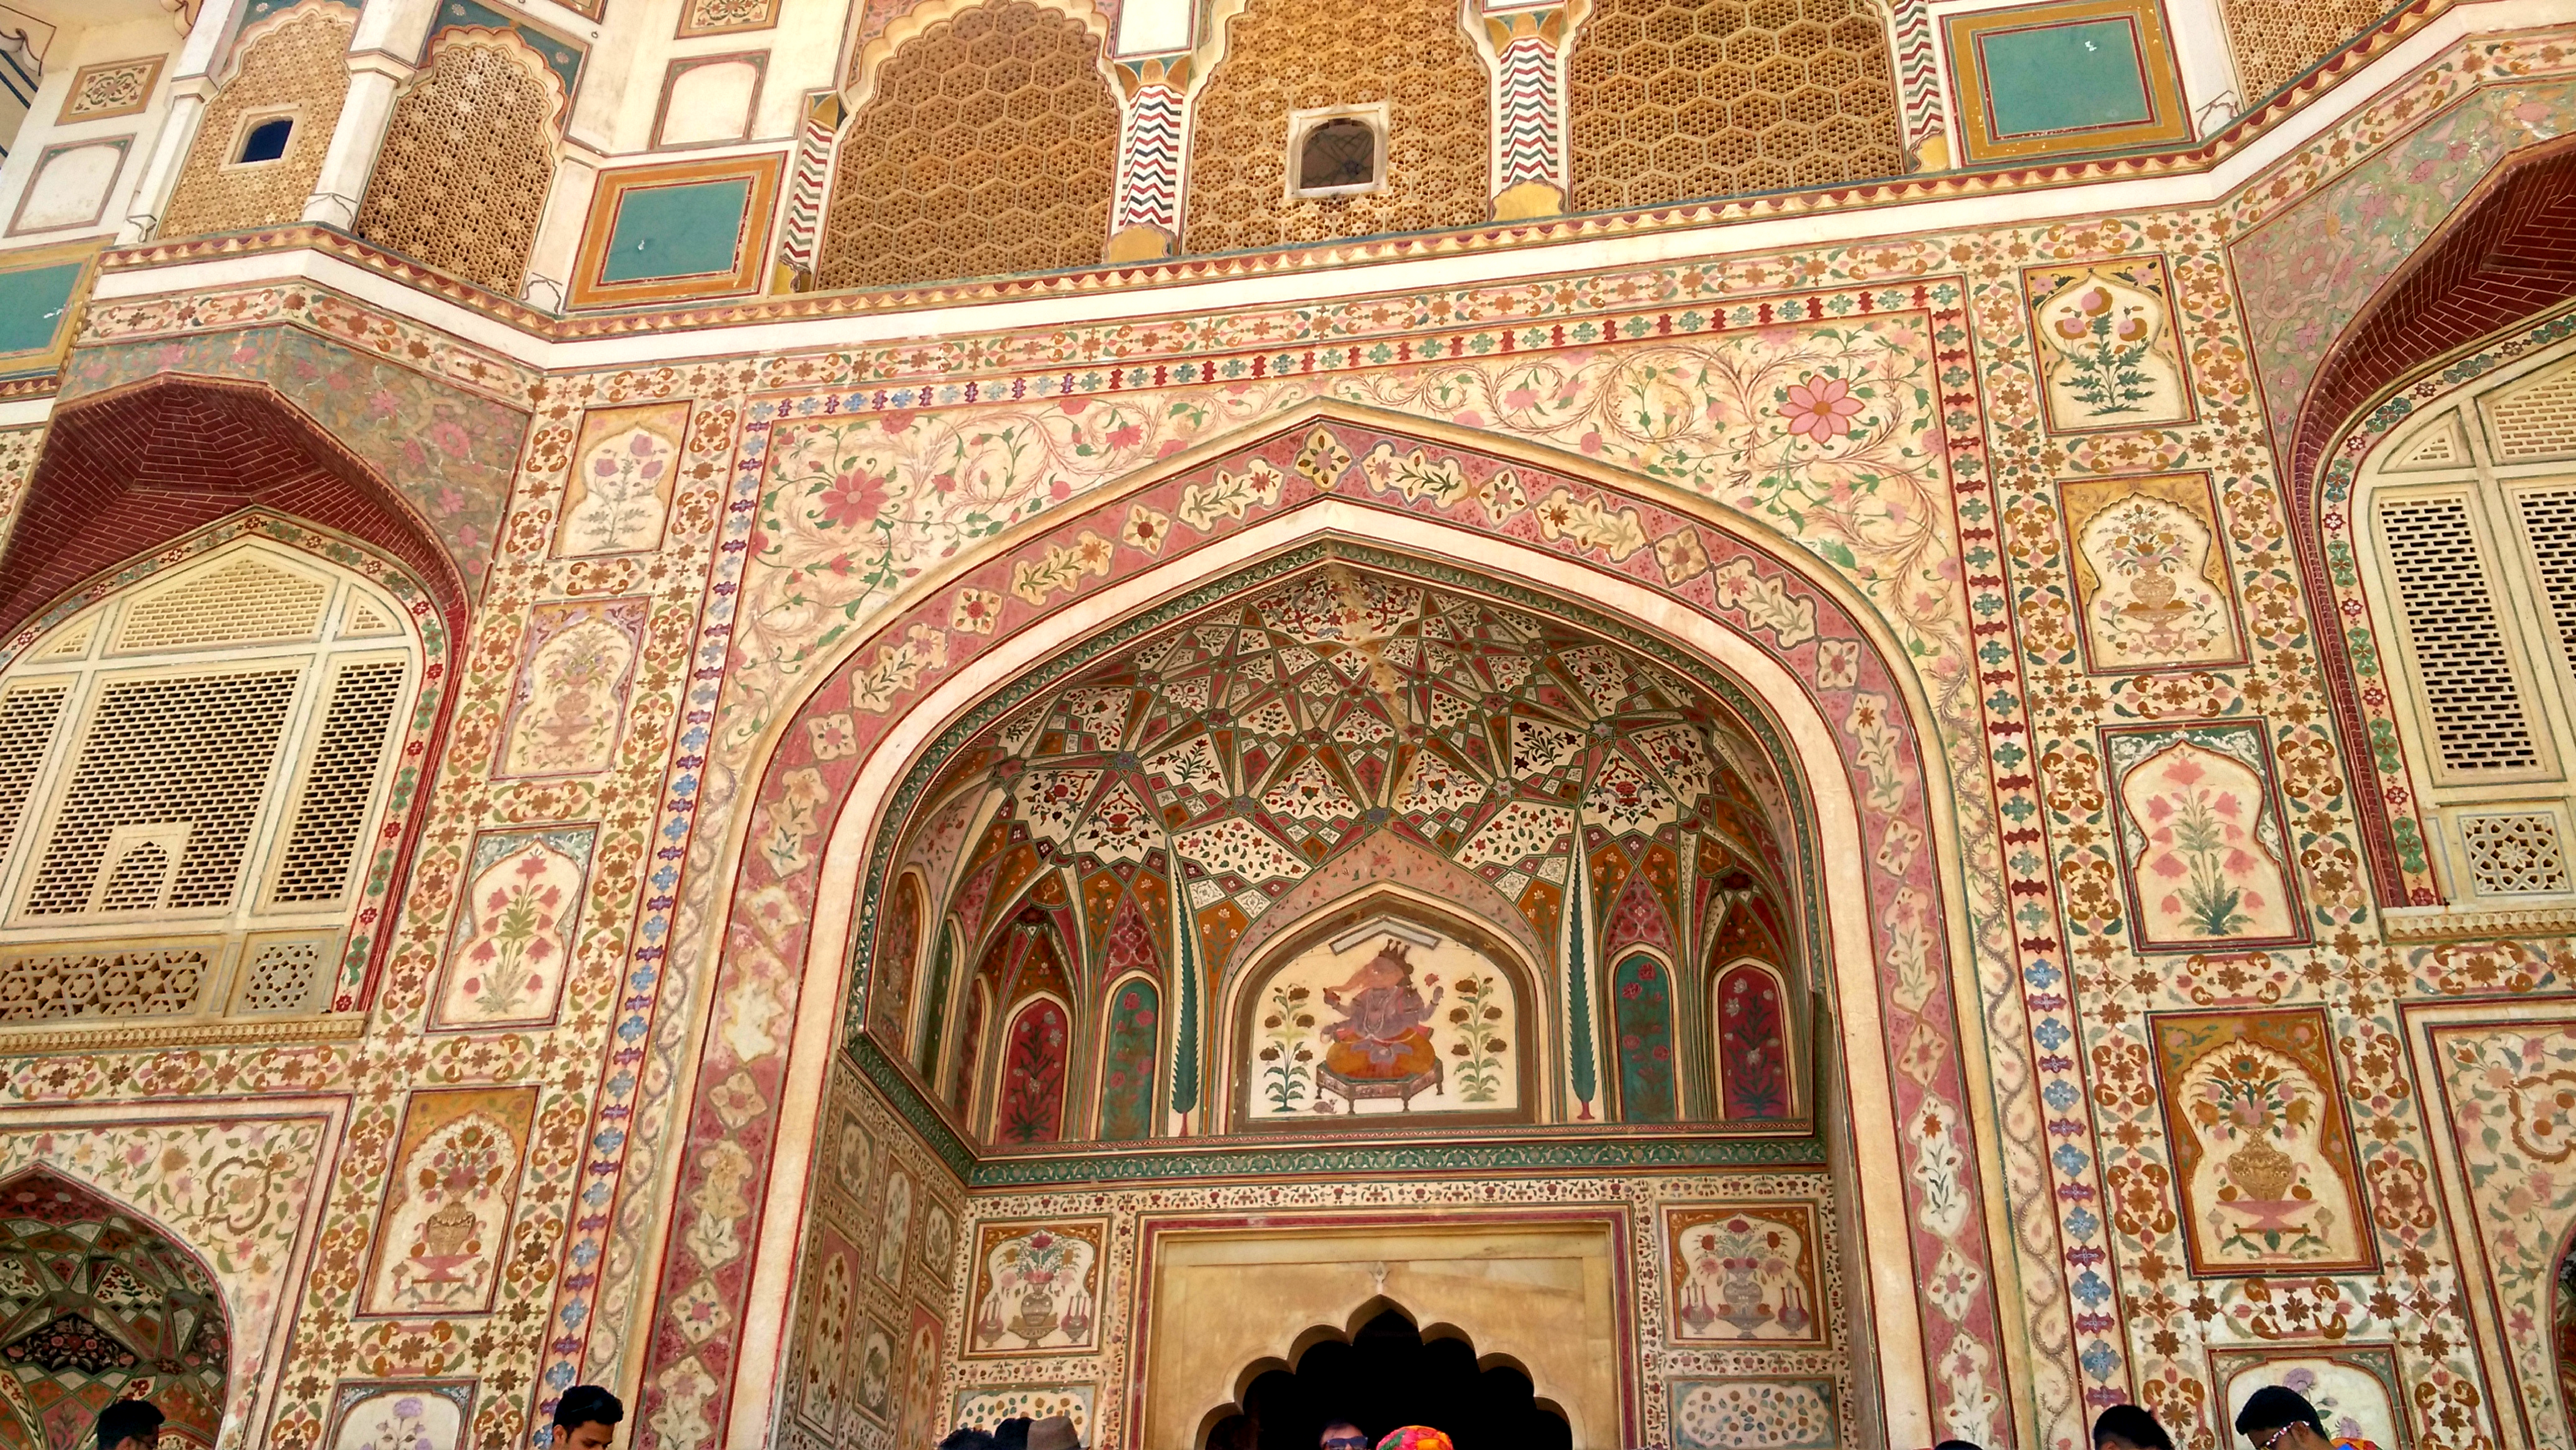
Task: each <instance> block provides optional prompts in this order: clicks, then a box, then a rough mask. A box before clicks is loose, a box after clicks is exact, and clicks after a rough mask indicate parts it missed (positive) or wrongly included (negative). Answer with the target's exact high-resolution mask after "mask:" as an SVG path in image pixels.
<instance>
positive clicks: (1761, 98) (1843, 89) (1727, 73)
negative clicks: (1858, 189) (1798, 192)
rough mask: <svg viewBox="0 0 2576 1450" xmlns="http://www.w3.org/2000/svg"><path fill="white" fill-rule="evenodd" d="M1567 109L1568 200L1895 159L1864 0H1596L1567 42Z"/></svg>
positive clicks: (1892, 87)
mask: <svg viewBox="0 0 2576 1450" xmlns="http://www.w3.org/2000/svg"><path fill="white" fill-rule="evenodd" d="M1566 108H1567V110H1568V112H1569V113H1570V117H1569V119H1570V120H1571V122H1572V125H1571V128H1570V133H1569V134H1570V136H1571V139H1572V143H1573V146H1572V150H1573V157H1572V168H1573V183H1574V205H1575V208H1576V209H1577V210H1579V211H1612V210H1617V209H1620V208H1624V207H1640V206H1661V205H1665V204H1667V203H1670V202H1676V201H1686V200H1691V199H1694V198H1700V197H1713V196H1735V195H1740V194H1742V193H1746V192H1755V191H1779V190H1785V189H1787V188H1790V187H1800V186H1834V185H1839V184H1842V183H1846V182H1853V181H1866V180H1869V179H1871V178H1873V177H1881V176H1895V175H1897V174H1899V173H1901V172H1903V171H1904V170H1905V146H1904V141H1903V136H1904V125H1903V122H1902V121H1901V120H1900V118H1899V116H1898V112H1897V106H1896V72H1895V69H1894V67H1893V66H1892V65H1891V64H1890V63H1889V60H1888V41H1887V21H1886V19H1885V17H1884V16H1883V15H1882V14H1881V13H1880V11H1879V10H1878V8H1877V6H1876V5H1874V4H1872V3H1871V0H1750V3H1747V0H1599V3H1598V5H1597V7H1596V8H1595V9H1594V10H1593V12H1592V17H1591V18H1590V19H1589V20H1586V21H1585V22H1584V23H1583V28H1582V29H1581V30H1580V31H1578V32H1576V34H1575V37H1574V46H1573V50H1572V52H1571V54H1570V55H1569V56H1568V57H1567V65H1566Z"/></svg>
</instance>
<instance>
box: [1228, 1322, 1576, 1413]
mask: <svg viewBox="0 0 2576 1450" xmlns="http://www.w3.org/2000/svg"><path fill="white" fill-rule="evenodd" d="M1337 1420H1339V1421H1347V1422H1349V1423H1350V1424H1353V1425H1355V1426H1357V1427H1358V1428H1359V1429H1360V1430H1361V1431H1363V1432H1364V1433H1365V1434H1366V1435H1367V1437H1368V1439H1369V1441H1370V1443H1372V1444H1374V1443H1376V1441H1377V1440H1378V1439H1380V1438H1382V1437H1383V1436H1385V1435H1386V1434H1388V1433H1389V1432H1391V1431H1394V1430H1396V1429H1399V1428H1401V1427H1403V1426H1405V1425H1408V1424H1423V1425H1429V1426H1432V1427H1434V1428H1437V1429H1440V1430H1442V1431H1445V1432H1447V1433H1449V1434H1450V1435H1451V1437H1452V1438H1453V1439H1455V1440H1457V1441H1459V1442H1460V1443H1462V1444H1465V1445H1468V1446H1477V1445H1485V1446H1504V1445H1511V1446H1519V1447H1525V1450H1557V1447H1564V1450H1571V1439H1570V1437H1571V1433H1572V1430H1571V1427H1570V1426H1569V1425H1568V1424H1567V1423H1566V1416H1565V1412H1564V1410H1563V1409H1561V1408H1560V1407H1558V1406H1557V1405H1555V1404H1554V1403H1552V1402H1550V1401H1549V1400H1547V1399H1545V1398H1544V1397H1542V1396H1540V1395H1539V1394H1538V1393H1537V1390H1536V1386H1535V1385H1534V1384H1533V1383H1532V1382H1531V1378H1530V1372H1529V1369H1528V1367H1527V1366H1525V1365H1523V1364H1521V1363H1520V1362H1519V1361H1518V1360H1517V1359H1515V1358H1514V1357H1513V1356H1511V1355H1508V1354H1496V1353H1479V1352H1478V1349H1477V1345H1476V1343H1475V1340H1474V1339H1473V1338H1472V1337H1470V1336H1469V1335H1468V1334H1467V1332H1466V1331H1465V1330H1463V1329H1461V1328H1459V1327H1458V1326H1457V1325H1455V1324H1441V1323H1432V1324H1417V1323H1416V1322H1415V1321H1414V1316H1413V1315H1412V1314H1410V1313H1408V1312H1407V1311H1406V1310H1405V1308H1404V1306H1403V1305H1401V1304H1399V1303H1397V1302H1396V1301H1394V1300H1393V1299H1390V1298H1387V1297H1385V1296H1384V1295H1380V1296H1378V1297H1376V1298H1373V1299H1371V1300H1369V1302H1367V1303H1366V1304H1363V1305H1361V1306H1360V1307H1359V1308H1358V1309H1357V1310H1355V1311H1353V1312H1352V1313H1351V1315H1350V1316H1349V1317H1348V1319H1347V1320H1346V1321H1345V1322H1344V1323H1343V1324H1341V1325H1338V1326H1337V1325H1331V1324H1318V1325H1316V1326H1314V1327H1313V1328H1311V1329H1308V1330H1307V1331H1305V1332H1304V1333H1302V1334H1300V1335H1298V1336H1297V1338H1296V1341H1295V1342H1294V1343H1293V1344H1292V1345H1291V1346H1290V1347H1289V1352H1288V1354H1287V1355H1286V1356H1285V1357H1284V1358H1282V1357H1278V1356H1270V1355H1265V1356H1263V1357H1261V1358H1259V1359H1256V1360H1254V1361H1253V1362H1252V1363H1251V1364H1249V1365H1246V1366H1245V1367H1244V1370H1243V1373H1242V1374H1241V1375H1240V1376H1239V1377H1238V1383H1237V1387H1236V1390H1235V1395H1234V1399H1233V1400H1232V1402H1230V1403H1228V1404H1224V1405H1220V1406H1218V1407H1217V1408H1215V1409H1213V1410H1211V1411H1209V1412H1208V1413H1207V1415H1206V1416H1205V1417H1203V1421H1202V1425H1201V1428H1200V1431H1199V1433H1198V1434H1197V1435H1196V1436H1195V1437H1193V1439H1192V1440H1191V1442H1190V1443H1191V1444H1192V1445H1194V1446H1201V1447H1205V1450H1256V1447H1257V1446H1258V1445H1270V1444H1278V1443H1281V1442H1283V1441H1284V1442H1287V1443H1290V1444H1293V1445H1295V1446H1297V1447H1298V1450H1305V1447H1307V1446H1310V1445H1313V1444H1314V1443H1316V1441H1317V1439H1318V1437H1319V1436H1320V1435H1321V1433H1322V1431H1323V1430H1324V1428H1325V1427H1326V1426H1327V1425H1330V1424H1332V1423H1333V1422H1335V1421H1337ZM1256 1433H1257V1435H1258V1440H1257V1441H1256V1439H1255V1438H1254V1436H1255V1434H1256Z"/></svg>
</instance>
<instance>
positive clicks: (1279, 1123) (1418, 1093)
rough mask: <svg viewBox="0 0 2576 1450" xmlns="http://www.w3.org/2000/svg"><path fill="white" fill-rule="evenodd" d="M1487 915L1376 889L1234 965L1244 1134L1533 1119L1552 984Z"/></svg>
mask: <svg viewBox="0 0 2576 1450" xmlns="http://www.w3.org/2000/svg"><path fill="white" fill-rule="evenodd" d="M1542 980H1544V977H1543V975H1542V974H1540V973H1538V972H1536V971H1534V970H1533V967H1532V964H1531V963H1530V962H1529V961H1528V960H1527V959H1526V958H1524V957H1523V956H1522V955H1521V953H1520V952H1519V951H1517V950H1516V949H1514V948H1513V947H1512V946H1511V945H1509V944H1508V943H1507V942H1506V940H1505V939H1504V937H1503V935H1502V934H1501V933H1499V932H1497V931H1495V930H1493V929H1492V928H1491V927H1490V926H1488V925H1485V924H1483V923H1481V922H1478V921H1476V920H1475V919H1473V918H1470V917H1468V916H1465V915H1463V914H1461V913H1459V912H1457V911H1455V910H1449V909H1443V908H1442V907H1440V906H1438V905H1435V904H1433V903H1431V902H1429V901H1427V900H1423V899H1421V898H1419V897H1417V896H1414V895H1413V894H1411V893H1408V892H1403V891H1398V890H1393V889H1387V888H1379V889H1375V890H1370V891H1366V892H1363V893H1361V894H1359V895H1356V896H1353V897H1351V898H1348V899H1346V900H1345V901H1343V902H1341V903H1338V904H1336V905H1334V906H1331V907H1329V908H1326V909H1324V910H1321V911H1318V912H1316V913H1315V914H1314V915H1313V916H1312V917H1310V918H1309V919H1308V920H1307V921H1305V922H1303V923H1301V924H1300V925H1299V926H1298V928H1297V929H1296V930H1295V931H1293V932H1292V933H1290V934H1288V935H1285V936H1282V937H1280V938H1277V939H1276V940H1274V941H1272V942H1271V943H1270V945H1269V946H1268V948H1267V949H1266V950H1265V951H1264V952H1263V953H1262V954H1261V956H1260V957H1258V958H1256V959H1255V960H1253V961H1251V962H1249V963H1246V964H1245V965H1244V967H1243V968H1242V970H1241V971H1240V972H1239V973H1238V974H1237V975H1236V977H1235V980H1234V982H1233V984H1232V985H1231V988H1230V989H1229V996H1228V999H1227V1002H1226V1005H1225V1008H1224V1018H1223V1020H1224V1021H1225V1022H1227V1023H1228V1024H1229V1028H1228V1035H1227V1038H1226V1041H1225V1043H1224V1044H1223V1047H1222V1051H1223V1052H1224V1053H1225V1056H1223V1057H1221V1058H1220V1059H1219V1063H1220V1066H1219V1069H1218V1074H1217V1080H1218V1081H1220V1082H1227V1083H1230V1084H1231V1086H1232V1091H1231V1094H1230V1099H1229V1102H1228V1104H1227V1106H1228V1108H1229V1111H1230V1112H1231V1115H1232V1116H1231V1122H1232V1124H1233V1125H1234V1126H1235V1127H1236V1128H1238V1129H1249V1130H1256V1131H1283V1130H1284V1131H1312V1130H1315V1129H1317V1128H1320V1127H1332V1128H1339V1127H1360V1128H1365V1127H1369V1126H1372V1125H1375V1126H1384V1125H1385V1124H1386V1122H1387V1120H1388V1119H1389V1118H1391V1117H1392V1118H1400V1119H1404V1120H1405V1121H1406V1122H1407V1123H1408V1125H1410V1123H1411V1120H1413V1119H1414V1118H1417V1117H1419V1118H1420V1119H1422V1120H1424V1121H1425V1122H1452V1123H1459V1124H1472V1123H1511V1122H1530V1121H1534V1120H1536V1119H1538V1118H1539V1117H1540V1116H1541V1113H1540V1089H1541V1085H1542V1084H1543V1083H1544V1082H1545V1081H1547V1078H1548V1076H1549V1074H1547V1073H1546V1072H1545V1070H1544V1068H1543V1066H1542V1065H1543V1064H1547V1063H1550V1062H1552V1061H1553V1060H1554V1058H1555V1056H1556V1054H1555V1053H1554V1052H1553V1051H1551V1049H1550V1046H1549V1033H1548V1032H1547V1031H1546V1028H1545V1023H1546V1022H1547V1012H1546V1009H1545V1006H1544V1005H1543V1004H1544V1003H1545V1001H1546V1000H1547V997H1548V995H1549V994H1547V993H1544V992H1541V991H1539V990H1538V988H1537V984H1538V982H1540V981H1542Z"/></svg>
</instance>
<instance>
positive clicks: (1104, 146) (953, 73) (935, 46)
mask: <svg viewBox="0 0 2576 1450" xmlns="http://www.w3.org/2000/svg"><path fill="white" fill-rule="evenodd" d="M1117 174H1118V97H1117V95H1116V93H1114V92H1113V91H1111V90H1110V88H1109V82H1108V81H1107V80H1106V79H1105V78H1104V77H1103V76H1102V75H1101V73H1100V42H1099V41H1098V40H1097V39H1096V38H1094V37H1093V36H1092V34H1091V32H1090V31H1088V30H1086V29H1084V28H1083V26H1082V23H1081V22H1080V21H1078V20H1075V19H1073V18H1072V17H1070V16H1067V15H1064V14H1061V13H1059V12H1057V11H1054V10H1049V9H1046V8H1045V7H1043V6H1039V5H1033V4H1030V3H1028V0H999V3H995V4H990V5H981V6H978V7H976V8H974V9H972V10H968V11H964V12H962V13H960V14H959V15H957V16H955V17H954V18H952V19H949V20H944V21H941V22H939V23H938V24H936V25H933V26H931V27H930V28H929V29H927V30H924V31H923V32H922V33H921V34H919V35H917V36H915V37H913V38H912V39H911V40H908V41H905V42H904V43H903V45H902V46H901V47H900V48H898V49H897V50H896V51H895V53H894V54H893V55H891V56H889V57H887V58H886V62H885V65H884V68H883V69H881V70H880V71H879V72H878V73H877V82H876V93H875V95H873V96H872V97H870V99H869V100H868V103H867V104H866V105H865V106H863V107H861V108H860V110H859V113H858V115H856V116H855V117H852V118H851V121H850V125H849V129H848V130H847V131H846V132H845V133H844V134H843V135H842V137H841V146H840V160H839V163H838V164H837V166H835V168H834V170H833V176H832V198H831V206H830V210H829V212H828V213H827V215H826V219H825V221H824V226H823V242H822V250H821V255H820V256H819V257H818V258H817V259H816V262H815V268H814V275H815V281H816V283H817V284H818V285H820V286H823V287H891V286H897V285H900V284H902V283H907V282H927V281H934V280H939V279H943V278H952V277H995V276H1003V275H1007V274H1010V273H1014V272H1046V271H1054V270H1057V269H1060V268H1064V267H1082V266H1090V265H1094V264H1096V263H1098V262H1099V261H1100V255H1101V250H1102V248H1103V247H1104V246H1105V245H1106V244H1107V242H1108V239H1109V203H1110V197H1111V195H1112V194H1113V193H1114V192H1115V191H1116V189H1117Z"/></svg>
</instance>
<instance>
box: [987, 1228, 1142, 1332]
mask: <svg viewBox="0 0 2576 1450" xmlns="http://www.w3.org/2000/svg"><path fill="white" fill-rule="evenodd" d="M1106 1233H1107V1225H1106V1224H1103V1223H1098V1222H1078V1223H1048V1224H1034V1225H1029V1224H1008V1223H1003V1224H985V1225H983V1226H982V1228H981V1230H980V1231H979V1237H978V1238H977V1240H976V1245H977V1247H976V1254H975V1284H974V1290H973V1293H972V1294H971V1295H970V1296H969V1298H968V1300H967V1306H968V1314H967V1321H966V1333H967V1336H968V1339H969V1343H968V1345H967V1347H966V1353H967V1354H968V1355H970V1356H972V1355H984V1356H990V1355H1021V1354H1033V1353H1043V1354H1078V1353H1083V1352H1086V1351H1089V1350H1091V1349H1093V1348H1095V1347H1096V1346H1097V1345H1098V1342H1099V1340H1098V1336H1099V1331H1100V1268H1101V1263H1100V1248H1101V1241H1102V1239H1103V1238H1104V1237H1105V1236H1106Z"/></svg>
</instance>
